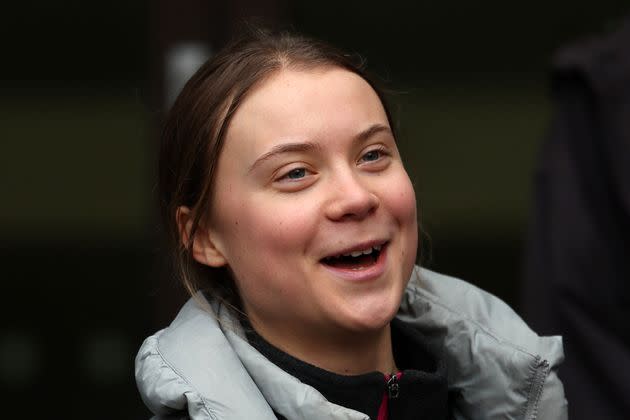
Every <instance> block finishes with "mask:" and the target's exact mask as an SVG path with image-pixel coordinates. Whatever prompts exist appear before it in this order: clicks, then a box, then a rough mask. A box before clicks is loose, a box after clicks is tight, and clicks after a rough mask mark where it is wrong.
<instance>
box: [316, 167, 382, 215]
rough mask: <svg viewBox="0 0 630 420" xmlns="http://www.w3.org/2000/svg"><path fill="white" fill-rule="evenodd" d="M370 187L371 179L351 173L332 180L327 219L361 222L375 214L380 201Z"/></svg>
mask: <svg viewBox="0 0 630 420" xmlns="http://www.w3.org/2000/svg"><path fill="white" fill-rule="evenodd" d="M368 187H369V179H367V178H365V179H362V177H361V176H360V175H357V174H355V173H351V172H350V173H346V174H343V175H340V176H336V177H335V178H334V179H331V182H330V184H329V186H328V188H329V191H330V193H331V197H330V201H329V203H328V205H327V208H326V215H327V217H328V218H329V219H330V220H333V221H343V220H361V219H364V218H365V217H367V216H368V215H370V214H372V213H374V211H375V210H376V209H377V208H378V206H379V204H380V200H379V198H378V196H377V195H376V194H375V193H374V192H372V191H371V190H370V189H369V188H368Z"/></svg>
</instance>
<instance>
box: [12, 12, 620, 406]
mask: <svg viewBox="0 0 630 420" xmlns="http://www.w3.org/2000/svg"><path fill="white" fill-rule="evenodd" d="M627 11H628V6H627V3H626V2H625V1H621V0H602V1H600V2H598V3H597V5H596V6H595V5H594V4H593V3H592V2H590V4H588V5H587V3H586V2H584V3H583V4H582V3H576V2H525V3H513V2H504V1H498V0H490V1H486V2H437V1H419V2H406V1H401V0H390V1H388V2H386V3H383V2H370V1H363V2H358V1H347V2H341V1H332V0H319V1H317V2H315V1H296V2H291V1H288V0H286V1H283V0H260V1H254V0H238V1H232V2H212V1H190V0H188V1H179V2H174V1H171V2H168V1H155V2H148V1H135V2H129V1H120V0H110V1H108V2H98V3H86V2H79V1H58V2H43V1H23V2H14V3H13V4H12V5H11V6H3V10H2V12H0V22H1V24H0V33H1V37H0V39H1V40H2V41H1V42H2V50H1V53H0V54H1V56H2V67H1V70H0V75H1V80H0V140H1V142H2V143H1V144H2V147H1V148H0V188H1V189H0V197H1V198H0V199H1V200H2V201H1V202H2V206H1V208H0V248H1V251H2V252H1V253H0V264H1V269H0V279H1V281H2V289H1V290H2V305H1V306H0V314H1V316H0V323H1V325H2V328H1V330H0V395H2V406H3V408H2V412H3V413H4V414H6V413H15V414H18V413H19V414H20V418H30V417H31V416H32V417H37V418H40V417H52V418H57V417H59V418H103V419H105V418H134V419H135V418H147V417H148V415H149V412H148V410H146V409H145V408H144V406H143V404H142V402H141V401H140V399H139V396H138V394H137V391H136V390H135V382H134V379H133V359H134V357H135V353H136V351H137V349H138V347H139V345H140V343H141V342H142V340H143V339H144V338H145V337H146V336H147V335H149V334H151V333H152V332H154V331H155V330H157V329H159V328H162V327H164V326H166V325H168V322H169V320H170V319H171V318H172V317H173V316H174V314H175V312H176V309H177V307H178V306H179V305H180V303H181V301H182V299H183V293H182V292H181V290H180V289H179V288H178V286H177V285H176V284H175V283H174V282H173V281H171V279H170V278H169V276H168V275H167V274H166V273H167V272H166V269H165V265H164V264H163V262H162V260H163V258H164V253H163V252H162V250H161V240H160V233H159V229H158V220H157V206H156V205H155V201H154V184H155V157H156V156H155V155H156V149H157V136H156V133H157V132H158V127H159V122H160V119H161V117H162V116H163V114H164V112H165V111H166V110H167V109H168V105H169V103H170V101H171V100H172V98H173V97H174V95H176V92H177V91H178V89H179V87H180V86H181V83H182V82H183V81H184V80H185V78H186V77H187V76H188V75H190V72H191V71H194V69H195V68H196V66H198V65H199V64H200V63H201V62H203V60H205V58H207V57H208V56H210V55H211V54H212V52H213V51H216V50H217V49H218V48H220V47H221V46H222V45H223V43H225V41H226V40H227V39H229V37H230V34H232V33H233V32H234V31H235V30H237V28H238V26H239V24H240V22H241V20H242V19H244V18H251V17H256V21H258V22H261V23H267V24H274V25H281V26H283V27H291V28H294V29H296V30H298V31H300V32H303V33H306V34H309V35H313V36H316V37H319V38H322V39H324V40H327V41H329V42H331V43H333V44H336V45H338V46H340V47H343V48H344V49H347V50H350V51H355V52H358V53H360V54H362V55H363V56H365V57H367V60H368V68H369V69H371V70H372V71H373V72H374V73H376V74H377V75H379V76H380V77H381V78H382V79H384V80H386V81H387V82H388V84H389V86H390V87H391V88H393V90H394V91H395V92H396V93H395V94H394V96H393V102H394V103H395V104H396V106H395V107H394V109H395V115H396V119H397V121H398V124H399V126H400V138H399V142H400V148H401V149H402V153H403V156H404V157H405V159H406V165H407V168H408V170H409V172H410V175H411V176H412V179H413V180H414V183H415V185H416V189H417V193H418V198H419V205H420V208H421V213H422V224H423V228H424V230H425V232H427V234H428V236H430V240H428V239H426V240H425V244H424V247H423V248H424V252H423V253H424V260H425V265H427V266H429V267H430V268H432V269H435V270H438V271H442V272H445V273H448V274H451V275H455V276H458V277H462V278H464V279H466V280H468V281H470V282H472V283H474V284H477V285H479V286H480V287H482V288H484V289H487V290H489V291H491V292H492V293H495V294H496V295H498V296H500V297H501V298H503V299H504V300H506V301H507V302H508V303H510V304H511V305H513V306H515V307H516V309H517V310H518V300H517V295H518V290H519V283H520V281H521V278H522V270H521V259H522V253H523V252H522V251H523V245H524V235H525V232H526V229H527V220H528V214H529V207H530V193H531V182H532V176H533V171H534V168H535V162H536V156H537V151H538V147H539V144H540V142H541V140H542V138H543V137H544V133H545V130H546V128H547V123H548V121H549V119H550V113H551V103H550V100H549V96H548V81H549V66H550V64H549V63H550V59H551V55H552V53H553V51H554V50H556V49H557V48H558V47H560V46H562V45H564V44H566V43H567V42H572V41H575V40H577V39H580V38H581V37H584V36H587V35H590V34H594V33H601V32H603V31H607V30H609V29H611V28H614V27H615V25H616V24H617V23H618V21H619V19H620V18H621V17H622V16H623V14H624V13H626V12H627ZM86 413H89V414H87V415H86ZM4 414H3V417H4Z"/></svg>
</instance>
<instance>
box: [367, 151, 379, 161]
mask: <svg viewBox="0 0 630 420" xmlns="http://www.w3.org/2000/svg"><path fill="white" fill-rule="evenodd" d="M380 157H381V151H380V150H370V151H369V152H367V153H366V154H364V155H363V160H364V161H367V162H372V161H375V160H379V158H380Z"/></svg>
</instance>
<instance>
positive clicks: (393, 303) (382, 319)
mask: <svg viewBox="0 0 630 420" xmlns="http://www.w3.org/2000/svg"><path fill="white" fill-rule="evenodd" d="M399 306H400V298H399V299H396V300H395V299H388V302H387V303H384V302H383V301H380V302H379V304H374V305H370V304H369V303H367V304H364V305H362V307H360V308H356V309H355V310H354V311H353V313H352V314H350V315H351V317H352V318H351V319H350V320H349V321H350V322H349V323H348V325H349V327H350V328H349V329H350V330H353V331H356V332H368V331H379V330H381V329H383V328H384V327H385V326H387V325H388V324H389V323H390V322H391V320H392V319H394V317H395V316H396V313H398V308H399Z"/></svg>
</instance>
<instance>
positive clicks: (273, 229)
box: [221, 194, 317, 264]
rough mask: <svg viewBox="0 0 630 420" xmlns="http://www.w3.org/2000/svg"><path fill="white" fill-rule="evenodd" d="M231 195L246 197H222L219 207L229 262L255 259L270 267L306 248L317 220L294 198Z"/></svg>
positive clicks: (309, 210)
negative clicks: (235, 198)
mask: <svg viewBox="0 0 630 420" xmlns="http://www.w3.org/2000/svg"><path fill="white" fill-rule="evenodd" d="M235 196H241V197H243V196H246V197H248V198H247V199H246V200H239V201H236V200H233V199H231V198H230V197H226V198H225V201H223V203H222V206H221V207H222V209H221V210H222V214H223V217H221V219H222V220H221V221H222V223H221V224H222V225H223V226H225V227H228V229H225V230H224V231H223V232H222V233H223V234H222V239H223V242H224V245H225V248H226V251H227V253H228V254H230V255H229V256H230V259H232V262H233V263H236V262H238V261H242V260H243V258H251V257H256V258H257V259H258V260H260V264H272V263H274V262H276V260H278V259H282V258H286V257H289V256H291V255H295V254H301V253H303V252H304V250H305V249H306V248H307V247H308V244H309V241H310V238H312V237H313V236H314V235H313V232H314V231H315V229H316V226H315V220H317V218H316V217H315V216H316V215H315V214H314V210H313V209H312V208H311V207H308V206H306V205H304V203H301V201H300V200H297V199H295V198H288V197H275V196H274V197H269V195H268V194H249V195H238V194H237V195H235ZM307 204H308V203H307ZM263 260H264V261H263Z"/></svg>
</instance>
